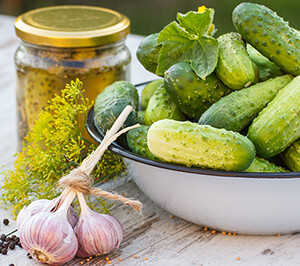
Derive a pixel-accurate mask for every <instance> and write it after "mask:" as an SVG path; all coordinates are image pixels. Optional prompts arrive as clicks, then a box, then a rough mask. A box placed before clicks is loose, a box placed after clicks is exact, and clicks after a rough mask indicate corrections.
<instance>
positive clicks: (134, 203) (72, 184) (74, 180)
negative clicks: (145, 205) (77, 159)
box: [59, 168, 142, 211]
mask: <svg viewBox="0 0 300 266" xmlns="http://www.w3.org/2000/svg"><path fill="white" fill-rule="evenodd" d="M59 184H60V185H61V186H62V187H63V188H67V187H69V188H71V189H73V190H75V191H79V192H81V193H83V194H84V195H89V194H90V195H93V196H95V197H102V198H106V199H109V200H115V201H120V202H122V203H123V204H125V205H128V206H130V207H132V208H133V209H135V210H136V211H140V210H141V209H142V203H141V202H139V201H138V200H133V199H128V198H126V197H123V196H121V195H118V194H114V193H111V192H108V191H105V190H103V189H100V188H97V187H92V179H91V178H90V176H89V175H87V174H86V173H84V172H83V171H82V170H81V169H80V168H75V169H73V170H72V171H71V172H70V173H69V174H68V175H66V176H64V177H62V178H61V179H60V180H59Z"/></svg>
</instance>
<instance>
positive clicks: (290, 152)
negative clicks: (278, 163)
mask: <svg viewBox="0 0 300 266" xmlns="http://www.w3.org/2000/svg"><path fill="white" fill-rule="evenodd" d="M282 159H283V161H284V163H285V165H286V166H287V167H288V168H289V169H291V170H292V171H294V172H300V139H298V140H296V141H295V142H294V143H293V144H292V145H291V146H290V147H288V148H287V149H286V150H285V151H284V152H283V153H282Z"/></svg>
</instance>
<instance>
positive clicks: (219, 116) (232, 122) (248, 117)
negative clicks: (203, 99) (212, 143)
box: [198, 75, 293, 132]
mask: <svg viewBox="0 0 300 266" xmlns="http://www.w3.org/2000/svg"><path fill="white" fill-rule="evenodd" d="M292 79H293V76H292V75H284V76H281V77H276V78H274V79H269V80H267V81H264V82H261V83H257V84H255V85H252V86H251V87H249V88H244V89H242V90H239V91H234V92H232V93H230V94H229V95H227V96H225V97H223V98H221V99H220V100H219V101H218V102H216V103H214V104H213V105H212V106H211V107H209V108H208V109H207V110H206V111H205V112H204V113H203V114H202V115H201V117H200V119H199V121H198V123H199V124H202V125H211V126H213V127H217V128H225V129H227V130H232V131H237V132H240V131H241V130H242V129H244V128H245V127H246V126H248V125H249V124H250V123H251V121H252V120H253V119H254V118H255V117H256V116H257V115H258V113H259V112H260V111H261V110H262V109H264V108H265V107H266V105H267V104H268V103H269V102H270V101H271V100H273V99H274V97H275V96H276V94H277V93H278V91H280V90H281V89H282V88H283V87H285V86H286V85H287V84H288V83H289V82H290V81H291V80H292Z"/></svg>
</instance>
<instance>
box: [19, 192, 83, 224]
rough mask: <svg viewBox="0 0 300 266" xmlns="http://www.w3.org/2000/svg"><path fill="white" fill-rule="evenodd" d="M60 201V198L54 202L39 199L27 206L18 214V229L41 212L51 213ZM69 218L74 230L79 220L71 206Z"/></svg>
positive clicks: (53, 200)
mask: <svg viewBox="0 0 300 266" xmlns="http://www.w3.org/2000/svg"><path fill="white" fill-rule="evenodd" d="M58 199H59V197H58V198H54V199H52V200H48V199H39V200H36V201H33V202H32V203H30V204H29V205H27V206H25V207H24V208H23V209H22V210H21V211H20V212H19V214H18V217H17V228H18V229H19V228H20V227H21V224H22V223H23V222H25V221H27V220H28V219H29V218H31V216H33V215H35V214H37V213H39V212H41V211H46V212H50V211H51V210H52V209H53V208H54V207H55V205H56V202H57V200H58ZM67 218H68V222H69V223H70V225H71V226H72V227H73V228H74V227H75V225H76V224H77V222H78V219H79V218H78V215H77V213H76V212H75V210H74V208H73V207H72V206H70V207H69V209H68V213H67Z"/></svg>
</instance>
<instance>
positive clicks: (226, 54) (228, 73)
mask: <svg viewBox="0 0 300 266" xmlns="http://www.w3.org/2000/svg"><path fill="white" fill-rule="evenodd" d="M218 42H219V59H218V64H217V67H216V70H215V71H216V74H217V76H218V77H219V79H220V80H222V82H223V83H224V84H225V85H226V86H228V88H230V89H232V90H240V89H242V88H244V87H248V86H249V85H251V84H253V82H254V80H255V69H254V66H253V63H252V61H251V59H250V57H249V55H248V53H247V51H246V46H245V43H244V42H243V40H242V38H241V36H240V34H238V33H236V32H230V33H226V34H223V35H221V36H219V37H218Z"/></svg>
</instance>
